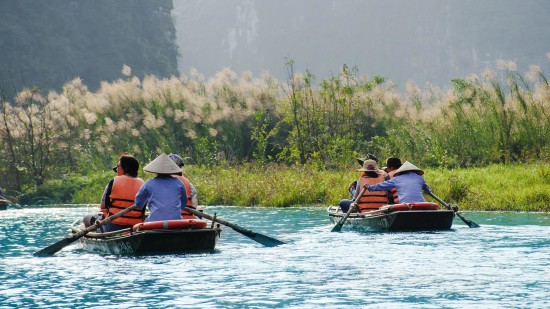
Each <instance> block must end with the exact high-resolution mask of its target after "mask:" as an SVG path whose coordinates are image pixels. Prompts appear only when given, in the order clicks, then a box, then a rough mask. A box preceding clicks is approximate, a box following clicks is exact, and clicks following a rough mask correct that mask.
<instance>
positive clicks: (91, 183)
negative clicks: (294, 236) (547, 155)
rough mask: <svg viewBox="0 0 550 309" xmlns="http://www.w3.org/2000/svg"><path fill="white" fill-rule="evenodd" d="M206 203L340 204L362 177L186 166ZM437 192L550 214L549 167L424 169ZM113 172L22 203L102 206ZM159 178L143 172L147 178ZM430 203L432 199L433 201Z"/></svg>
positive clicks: (64, 181) (67, 182) (302, 169)
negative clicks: (354, 182)
mask: <svg viewBox="0 0 550 309" xmlns="http://www.w3.org/2000/svg"><path fill="white" fill-rule="evenodd" d="M184 170H185V172H186V175H187V176H188V178H189V179H190V180H191V182H192V183H194V184H195V186H196V187H197V190H198V192H199V202H200V204H201V205H235V206H265V207H291V206H311V205H318V206H320V207H321V206H322V207H326V206H328V205H336V204H337V203H338V201H339V200H340V199H343V198H348V196H347V189H346V188H347V186H348V184H349V182H350V181H352V180H354V179H355V178H357V177H358V172H357V171H355V170H354V169H353V168H350V169H349V170H345V171H327V170H317V169H315V168H314V167H313V166H299V167H296V166H293V167H287V166H283V165H275V164H268V165H258V164H246V165H242V166H238V167H229V166H227V167H212V168H205V167H198V166H186V167H185V168H184ZM424 170H425V175H424V177H425V179H426V181H427V182H428V184H429V186H430V188H431V189H432V191H433V192H434V193H435V194H436V195H437V196H439V197H440V198H442V199H443V200H445V201H447V202H449V203H456V204H458V205H459V207H460V209H462V210H484V211H529V212H550V165H549V164H548V163H530V164H522V165H517V164H516V165H501V164H497V165H490V166H487V167H483V168H461V169H453V170H447V169H424ZM113 176H114V174H113V173H112V171H109V170H105V171H101V172H94V173H90V174H89V175H85V176H77V175H70V176H65V177H61V178H60V179H57V180H54V181H49V182H48V183H46V184H45V185H44V186H43V187H42V188H41V189H40V190H37V191H32V192H28V193H26V194H24V195H23V196H21V198H20V203H22V204H37V203H41V204H44V203H99V202H100V200H101V195H102V193H103V189H104V187H105V185H106V184H107V182H108V181H109V179H111V178H112V177H113ZM153 176H154V175H152V174H149V173H145V174H144V173H143V172H141V173H140V177H142V178H144V179H148V178H150V177H153ZM427 200H429V201H431V198H430V197H427Z"/></svg>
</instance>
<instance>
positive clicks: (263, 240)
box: [185, 207, 285, 247]
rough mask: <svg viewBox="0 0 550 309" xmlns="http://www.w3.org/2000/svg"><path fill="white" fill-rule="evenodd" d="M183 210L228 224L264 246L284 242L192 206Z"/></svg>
mask: <svg viewBox="0 0 550 309" xmlns="http://www.w3.org/2000/svg"><path fill="white" fill-rule="evenodd" d="M185 210H187V211H189V212H190V213H192V214H194V215H196V216H198V217H204V218H206V219H209V220H213V221H215V222H219V223H221V224H223V225H225V226H229V227H230V228H232V229H233V230H234V231H235V232H238V233H240V234H242V235H244V236H246V237H248V238H250V239H252V240H254V241H255V242H258V243H260V244H262V245H264V246H266V247H275V246H278V245H283V244H285V243H284V242H282V241H280V240H278V239H275V238H272V237H269V236H266V235H262V234H260V233H256V232H253V231H251V230H249V229H245V228H243V227H240V226H238V225H236V224H234V223H231V222H227V221H224V220H222V219H220V218H214V217H212V216H210V215H208V214H206V213H204V212H200V211H197V210H195V209H193V208H189V207H185Z"/></svg>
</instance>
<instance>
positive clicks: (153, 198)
mask: <svg viewBox="0 0 550 309" xmlns="http://www.w3.org/2000/svg"><path fill="white" fill-rule="evenodd" d="M143 170H144V171H146V172H150V173H155V174H157V176H156V177H155V178H151V179H149V180H147V181H146V182H145V184H143V186H142V187H141V189H139V191H138V193H137V195H136V202H135V203H136V205H137V206H138V208H139V209H144V207H145V206H146V205H147V207H149V211H150V215H149V217H147V219H146V220H145V221H147V222H151V221H164V220H178V219H181V218H182V216H181V210H182V209H183V208H184V207H185V205H186V204H187V193H186V191H185V186H184V185H183V183H182V182H181V181H180V180H179V179H177V178H174V177H172V175H173V174H177V173H180V172H181V168H180V167H179V166H178V165H177V164H176V163H174V161H172V159H170V158H169V157H168V155H166V154H164V153H163V154H161V155H159V156H158V157H157V158H156V159H154V160H153V161H151V162H150V163H149V164H147V165H146V166H145V167H144V168H143Z"/></svg>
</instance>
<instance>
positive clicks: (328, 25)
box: [173, 0, 550, 87]
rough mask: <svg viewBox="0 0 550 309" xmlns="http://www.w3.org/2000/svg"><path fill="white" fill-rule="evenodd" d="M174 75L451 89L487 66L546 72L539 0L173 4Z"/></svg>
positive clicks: (547, 45) (549, 44)
mask: <svg viewBox="0 0 550 309" xmlns="http://www.w3.org/2000/svg"><path fill="white" fill-rule="evenodd" d="M173 1H174V15H175V23H176V28H177V41H178V44H179V47H180V49H179V50H180V53H181V58H180V59H179V69H180V72H181V73H183V74H186V75H187V74H189V70H190V69H191V68H195V69H197V71H198V72H199V73H201V74H203V75H205V76H210V75H212V74H214V73H215V72H217V71H220V70H221V69H223V68H225V67H229V68H231V69H232V70H234V71H235V72H237V73H241V72H243V71H251V72H252V73H254V74H255V75H256V76H257V75H259V74H261V73H263V72H264V71H269V72H270V73H271V74H272V75H274V76H275V77H277V78H285V75H286V74H285V68H284V64H285V62H286V60H287V59H292V60H294V63H295V70H296V71H302V72H305V70H306V69H309V70H310V71H311V72H312V73H313V74H314V75H316V76H317V78H318V79H324V78H327V77H330V76H333V75H336V74H338V72H339V69H340V67H341V66H342V65H344V64H346V65H348V66H350V67H353V66H357V68H358V69H359V72H360V73H363V74H366V75H367V76H372V75H374V74H378V75H382V76H384V77H387V78H389V79H391V80H392V81H393V82H394V83H395V84H397V85H398V86H399V87H403V86H404V85H405V82H406V81H407V80H409V79H410V80H413V81H414V82H415V83H417V84H419V85H422V86H423V85H424V84H425V83H427V82H429V83H432V84H435V85H439V86H446V85H449V84H450V80H451V79H452V78H455V77H466V76H468V75H470V74H479V73H480V72H481V71H483V70H485V69H494V68H495V67H496V65H495V63H496V61H497V60H499V59H503V60H512V61H515V62H516V64H517V66H518V71H520V72H523V71H526V70H528V66H529V65H531V64H535V65H538V66H541V67H542V68H543V70H544V69H545V68H546V70H548V69H550V68H549V61H548V59H547V58H546V53H547V52H550V40H548V39H546V38H549V36H550V23H548V22H547V16H548V14H549V13H550V1H546V0H531V1H521V0H486V1H476V0H462V1H452V0H409V1H400V0H388V1H359V0H278V1H253V0H233V1H227V0H209V1H191V0H173Z"/></svg>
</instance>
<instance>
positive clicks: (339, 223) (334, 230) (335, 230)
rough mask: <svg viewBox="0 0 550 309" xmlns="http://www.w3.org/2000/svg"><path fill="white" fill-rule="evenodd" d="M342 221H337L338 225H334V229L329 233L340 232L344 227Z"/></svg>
mask: <svg viewBox="0 0 550 309" xmlns="http://www.w3.org/2000/svg"><path fill="white" fill-rule="evenodd" d="M342 221H343V220H340V221H338V223H336V225H334V227H333V228H332V230H330V231H331V232H340V230H342V226H344V223H343V222H342Z"/></svg>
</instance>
